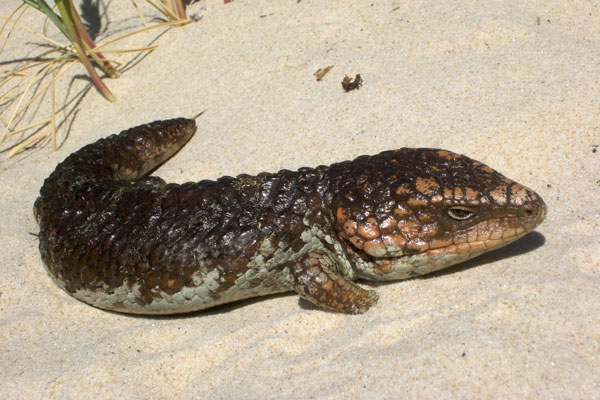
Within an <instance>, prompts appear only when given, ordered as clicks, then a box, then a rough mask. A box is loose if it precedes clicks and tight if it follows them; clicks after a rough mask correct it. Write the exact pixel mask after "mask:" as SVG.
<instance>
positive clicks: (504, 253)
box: [108, 231, 546, 320]
mask: <svg viewBox="0 0 600 400" xmlns="http://www.w3.org/2000/svg"><path fill="white" fill-rule="evenodd" d="M544 243H546V238H545V237H544V235H542V234H541V233H539V232H536V231H534V232H530V233H529V234H527V235H525V236H524V237H522V238H521V239H519V240H517V241H516V242H513V243H511V244H509V245H507V246H505V247H502V248H500V249H497V250H493V251H490V252H489V253H485V254H482V255H481V256H478V257H475V258H473V259H471V260H468V261H465V262H463V263H460V264H456V265H453V266H451V267H448V268H444V269H442V270H440V271H436V272H432V273H430V274H427V275H423V276H418V277H415V278H410V279H434V278H436V277H439V276H443V275H447V274H455V273H458V272H462V271H464V270H467V269H470V268H475V267H479V266H482V265H485V264H489V263H493V262H497V261H500V260H503V259H505V258H509V257H515V256H518V255H521V254H526V253H529V252H530V251H533V250H535V249H537V248H539V247H541V246H543V245H544ZM404 280H407V279H404ZM398 282H399V281H398V280H396V281H365V280H360V281H359V283H368V285H369V286H371V287H373V288H378V287H380V286H386V285H393V284H397V283H398ZM285 296H297V294H296V293H294V292H285V293H277V294H271V295H265V296H259V297H252V298H249V299H245V300H240V301H236V302H234V303H227V304H222V305H220V306H216V307H211V308H209V309H206V310H200V311H192V312H189V313H184V314H174V315H135V314H123V313H119V312H115V311H108V312H111V313H115V314H119V315H121V316H125V317H129V318H142V319H154V320H178V319H187V318H198V317H203V316H209V315H218V314H226V313H229V312H231V311H233V310H237V309H238V308H241V307H246V306H249V305H251V304H254V303H258V302H261V301H265V300H269V299H276V298H279V297H285ZM298 305H299V306H300V308H302V309H303V310H320V311H322V312H329V313H337V312H336V311H330V310H324V309H321V308H320V307H318V306H316V305H314V304H312V303H310V302H309V301H307V300H304V299H302V298H299V299H298Z"/></svg>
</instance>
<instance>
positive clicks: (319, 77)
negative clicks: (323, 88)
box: [313, 65, 333, 82]
mask: <svg viewBox="0 0 600 400" xmlns="http://www.w3.org/2000/svg"><path fill="white" fill-rule="evenodd" d="M332 68H333V65H330V66H328V67H325V68H319V69H318V70H317V72H315V73H314V74H313V75H314V76H316V77H317V81H319V82H320V81H321V80H322V79H323V77H324V76H325V75H327V73H328V72H329V71H331V69H332Z"/></svg>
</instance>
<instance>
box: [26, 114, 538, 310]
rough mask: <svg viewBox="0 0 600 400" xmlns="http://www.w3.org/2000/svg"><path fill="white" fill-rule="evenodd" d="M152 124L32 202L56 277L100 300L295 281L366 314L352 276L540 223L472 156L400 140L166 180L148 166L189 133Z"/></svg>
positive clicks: (183, 126)
mask: <svg viewBox="0 0 600 400" xmlns="http://www.w3.org/2000/svg"><path fill="white" fill-rule="evenodd" d="M195 129H196V127H195V123H194V121H193V120H188V119H183V118H180V119H174V120H169V121H157V122H153V123H151V124H148V125H143V126H139V127H136V128H132V129H129V130H127V131H124V132H122V133H121V134H119V135H113V136H110V137H108V138H106V139H101V140H99V141H97V142H96V143H93V144H91V145H88V146H85V147H83V148H82V149H81V150H79V151H77V152H75V153H73V154H71V155H70V156H69V157H68V158H67V159H66V160H65V161H64V162H62V163H61V164H59V165H58V166H57V168H56V170H55V171H54V172H53V173H52V174H51V175H50V177H49V178H48V179H46V181H45V183H44V185H43V187H42V189H41V192H40V197H39V198H38V199H37V201H36V202H35V205H34V213H35V215H36V218H37V220H38V223H39V225H40V234H39V239H40V252H41V255H42V259H43V261H44V263H45V265H46V267H47V269H48V272H49V274H50V276H51V277H52V278H53V279H54V281H55V282H56V283H57V284H58V285H59V286H60V287H61V288H63V289H64V290H66V291H67V292H68V293H69V294H71V295H73V296H74V297H75V298H77V299H79V300H82V301H84V302H86V303H89V304H91V305H93V306H96V307H100V308H104V309H108V310H115V311H120V312H128V313H139V314H175V313H183V312H190V311H195V310H202V309H206V308H209V307H213V306H216V305H219V304H223V303H229V302H233V301H236V300H240V299H245V298H249V297H254V296H260V295H266V294H270V293H279V292H285V291H295V292H297V293H298V294H299V295H300V296H302V297H303V298H305V299H307V300H309V301H311V302H313V303H314V304H316V305H318V306H320V307H323V308H326V309H331V310H338V311H341V312H345V313H362V312H364V311H366V310H367V309H369V308H370V307H371V306H372V305H373V304H375V303H376V302H377V294H376V293H375V291H372V290H365V289H363V288H361V287H360V286H358V285H356V284H355V283H353V281H354V280H355V279H358V278H363V279H368V280H392V279H404V278H410V277H414V276H419V275H422V274H425V273H429V272H432V271H436V270H439V269H441V268H445V267H448V266H450V265H453V264H456V263H459V262H462V261H464V260H467V259H469V258H472V257H475V256H477V255H479V254H481V253H484V252H486V251H489V250H492V249H496V248H498V247H501V246H504V245H506V244H508V243H510V242H512V241H514V240H516V239H518V238H519V237H521V236H523V235H525V234H526V233H527V232H529V231H531V230H532V229H534V228H535V227H536V226H537V225H538V224H539V223H540V222H541V221H542V220H543V219H544V217H545V215H546V206H545V204H544V202H543V200H542V199H541V198H540V197H539V196H538V195H537V194H536V193H534V192H533V191H531V190H529V189H527V188H526V187H524V186H522V185H520V184H518V183H516V182H513V181H512V180H510V179H508V178H506V177H504V176H502V175H501V174H499V173H498V172H496V171H494V170H493V169H491V168H489V167H487V166H486V165H484V164H482V163H480V162H478V161H474V160H472V159H470V158H468V157H465V156H462V155H458V154H454V153H451V152H449V151H444V150H437V149H407V148H405V149H399V150H394V151H386V152H383V153H380V154H378V155H375V156H361V157H358V158H357V159H355V160H353V161H346V162H342V163H336V164H333V165H330V166H319V167H316V168H301V169H299V170H298V171H287V170H282V171H279V172H278V173H274V174H270V173H261V174H259V175H258V176H249V175H239V176H238V177H235V178H232V177H222V178H220V179H218V180H217V181H200V182H197V183H184V184H181V185H179V184H167V183H165V182H164V181H163V180H162V179H160V178H157V177H147V176H146V175H147V174H148V172H149V171H150V170H152V169H153V168H155V167H156V166H158V165H160V164H161V163H163V162H164V161H165V160H166V159H168V158H169V157H170V156H172V155H173V154H174V153H175V152H176V151H177V150H178V149H179V148H181V147H182V146H183V145H184V144H185V142H187V140H189V138H190V137H191V136H192V135H193V133H194V131H195Z"/></svg>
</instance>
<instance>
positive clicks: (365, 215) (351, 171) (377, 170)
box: [332, 149, 545, 279]
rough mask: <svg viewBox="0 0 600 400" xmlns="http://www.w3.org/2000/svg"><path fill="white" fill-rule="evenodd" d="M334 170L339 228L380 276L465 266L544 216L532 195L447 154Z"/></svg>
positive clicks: (403, 152)
mask: <svg viewBox="0 0 600 400" xmlns="http://www.w3.org/2000/svg"><path fill="white" fill-rule="evenodd" d="M338 166H339V167H340V171H336V167H338ZM332 170H333V174H334V179H333V180H332V184H333V185H334V187H335V185H336V184H339V186H338V187H337V190H338V192H337V195H336V196H335V197H334V199H333V201H334V204H337V206H338V208H337V210H338V211H337V215H336V217H337V218H336V219H335V222H336V224H335V225H336V229H338V230H339V231H341V232H342V235H341V236H342V237H345V238H347V239H348V240H349V242H350V243H351V244H352V246H354V249H355V250H356V251H357V252H358V253H357V254H360V253H361V252H362V253H363V254H364V256H361V257H362V259H364V260H371V261H365V262H364V263H363V265H362V266H363V267H364V268H370V267H368V265H371V267H372V268H374V270H375V269H376V270H377V273H376V274H375V275H377V276H378V278H377V279H383V278H382V274H383V275H385V276H391V277H392V279H393V277H394V276H399V275H398V274H396V273H395V272H394V270H395V268H394V266H399V265H402V268H404V269H405V270H406V269H407V268H409V267H410V265H411V264H414V265H421V264H423V265H427V264H428V263H429V264H431V265H434V266H435V268H436V269H439V268H443V267H445V266H448V265H451V264H453V263H455V262H460V261H463V260H464V259H467V258H469V257H471V256H475V255H478V254H480V253H481V252H485V251H488V250H490V249H493V248H497V247H500V246H501V245H504V244H507V243H509V242H510V241H513V240H516V239H517V238H518V237H520V236H522V235H524V234H525V233H526V232H528V231H530V230H532V229H533V228H534V227H535V226H536V225H537V224H539V223H540V222H541V221H542V220H543V218H544V217H545V204H544V203H543V200H542V199H541V198H540V197H539V196H538V195H537V194H536V193H535V192H533V191H531V190H530V189H527V188H526V187H524V186H522V185H520V184H518V183H516V182H514V181H512V180H510V179H508V178H506V177H504V176H503V175H501V174H500V173H498V172H496V171H495V170H493V169H492V168H490V167H488V166H486V165H484V164H482V163H480V162H478V161H475V160H472V159H470V158H468V157H465V156H462V155H459V154H455V153H452V152H449V151H445V150H436V149H400V150H396V151H390V152H384V153H381V154H379V155H376V156H372V157H360V158H359V159H357V160H355V161H354V162H351V163H342V164H339V165H334V166H332ZM336 173H339V174H340V175H336ZM367 183H368V184H367ZM340 207H341V208H342V209H343V212H340V211H339V209H340ZM365 257H367V258H365ZM368 257H371V258H370V259H369V258H368ZM428 260H429V261H428ZM386 271H388V272H386ZM366 275H368V273H363V276H366Z"/></svg>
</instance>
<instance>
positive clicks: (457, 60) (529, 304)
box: [0, 0, 600, 399]
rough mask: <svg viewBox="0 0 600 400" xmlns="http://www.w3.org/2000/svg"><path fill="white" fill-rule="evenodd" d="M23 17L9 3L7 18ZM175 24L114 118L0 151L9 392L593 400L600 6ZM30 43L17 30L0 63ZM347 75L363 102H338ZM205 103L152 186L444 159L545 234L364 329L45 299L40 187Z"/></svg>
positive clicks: (315, 12)
mask: <svg viewBox="0 0 600 400" xmlns="http://www.w3.org/2000/svg"><path fill="white" fill-rule="evenodd" d="M19 3H20V2H19V1H17V0H8V1H7V0H4V1H2V2H1V3H0V13H1V14H3V15H6V14H8V12H10V11H11V10H12V9H14V7H16V5H18V4H19ZM188 11H189V13H192V14H198V15H201V16H202V19H201V20H200V21H199V22H198V23H195V24H191V25H188V26H186V27H184V28H181V29H176V30H171V31H169V32H168V33H166V34H165V35H164V36H162V37H161V38H160V39H159V40H158V41H157V43H158V44H159V46H160V47H159V48H158V50H156V51H155V52H154V53H152V54H150V55H149V56H148V57H146V58H145V59H143V60H142V61H141V62H140V63H138V64H137V65H136V66H135V67H134V68H132V69H130V70H129V71H127V72H126V73H125V74H124V76H123V77H122V78H121V79H119V80H115V81H112V80H111V81H107V84H108V85H109V87H110V88H111V89H112V90H113V92H114V93H115V94H116V95H117V96H118V99H119V100H118V103H116V104H109V103H108V102H106V101H104V100H103V99H102V98H101V97H100V96H99V95H97V93H96V92H95V91H93V90H92V91H90V92H89V93H88V95H87V96H86V97H85V98H84V99H83V101H82V102H81V104H80V105H79V112H78V114H77V116H76V118H75V120H74V122H73V124H72V126H71V130H70V134H69V138H68V139H67V140H66V142H64V144H63V146H62V147H61V149H60V150H59V151H58V152H56V153H52V152H51V151H50V149H49V148H48V147H46V148H45V149H42V150H35V151H33V152H29V153H26V154H25V155H22V156H20V157H17V158H15V159H12V160H10V161H7V160H6V158H5V156H4V155H5V154H3V155H2V157H1V158H0V184H1V187H2V196H1V199H0V213H1V214H0V215H1V216H2V222H3V224H2V241H1V243H0V245H1V246H2V248H1V251H0V254H1V255H0V366H1V368H0V394H1V397H2V398H26V399H33V398H92V399H104V398H127V399H136V398H181V399H198V398H281V397H284V398H367V397H368V398H439V397H446V398H448V397H461V398H493V397H496V398H510V397H521V398H522V397H529V398H597V397H598V396H599V393H600V378H599V376H600V355H599V354H600V240H599V239H598V236H599V235H600V229H599V225H600V201H599V200H598V198H599V195H600V181H599V180H600V149H599V150H598V151H597V152H595V153H594V152H593V151H592V150H593V146H594V145H598V144H600V101H599V99H600V81H599V77H600V63H599V62H598V60H599V59H600V6H599V5H598V3H597V2H590V1H584V0H575V1H571V2H566V1H550V2H547V1H532V2H526V3H524V2H517V1H509V2H467V3H464V2H462V3H461V2H455V1H437V2H423V1H402V2H374V1H372V0H369V1H362V0H356V1H352V2H348V1H329V2H325V1H321V2H318V1H308V0H302V2H301V3H300V4H297V3H296V1H292V0H289V1H268V0H252V1H250V0H246V1H243V0H236V1H234V2H233V3H230V4H227V5H224V4H223V2H222V1H216V0H214V1H213V0H211V1H200V2H199V3H197V4H194V5H192V6H191V7H189V10H188ZM30 15H33V14H30ZM108 15H109V19H110V21H111V24H110V25H109V26H108V29H109V31H111V30H112V31H114V30H116V29H118V28H121V27H125V26H131V25H132V24H135V23H137V22H138V21H136V20H135V18H134V17H135V14H134V12H133V10H132V9H131V7H130V5H129V2H125V1H123V2H116V1H113V2H110V4H109V7H108ZM263 15H265V17H261V16H263ZM128 17H132V18H133V19H130V20H127V21H125V18H128ZM538 17H539V24H538ZM31 21H33V22H31V23H32V24H33V23H34V22H35V18H34V17H32V19H31ZM156 33H157V32H154V33H152V34H149V35H148V36H147V39H144V40H143V41H138V42H135V43H137V44H143V43H146V42H147V41H149V40H150V38H152V37H153V36H154V35H155V34H156ZM27 38H29V39H27ZM26 40H31V37H29V36H28V35H26V34H23V33H15V36H14V37H13V38H11V40H10V42H9V46H8V47H7V48H6V49H5V51H4V53H3V54H2V55H1V56H0V61H3V62H4V61H8V60H11V59H13V58H15V57H17V56H20V55H21V53H22V50H21V49H20V48H19V47H20V46H22V45H23V43H25V41H26ZM132 43H134V42H132ZM122 59H123V60H126V58H122ZM327 65H334V66H335V67H334V68H333V70H332V71H331V72H330V73H329V75H327V76H326V78H325V79H324V80H323V81H322V82H316V81H315V79H314V77H313V76H312V74H313V73H314V72H315V71H316V70H317V69H318V68H321V67H325V66H327ZM2 68H7V67H6V66H2ZM82 72H83V70H82V69H81V68H79V67H77V73H82ZM356 73H361V75H362V77H363V79H364V86H363V87H362V88H361V89H360V90H359V91H354V92H350V93H344V92H343V91H342V89H341V85H340V81H341V80H342V78H343V76H344V75H345V74H348V75H354V74H356ZM81 87H83V86H82V82H81V81H80V80H77V81H75V83H74V88H81ZM63 89H64V88H63ZM61 93H63V92H61ZM1 94H3V93H0V95H1ZM204 109H206V110H207V112H206V113H205V114H204V115H203V116H202V117H201V118H200V119H199V126H200V128H199V130H198V132H197V134H196V136H195V137H194V138H193V139H192V140H191V142H190V143H189V144H188V145H187V146H186V147H185V148H184V149H183V150H182V151H181V152H180V153H179V154H178V155H177V157H176V158H174V159H173V160H171V162H169V163H168V164H166V165H165V166H164V167H163V168H161V169H160V170H159V172H158V174H159V175H160V176H162V177H163V178H165V179H167V180H169V181H175V182H184V181H188V180H200V179H204V178H216V177H218V176H221V175H224V174H228V175H234V174H238V173H242V172H246V173H257V172H260V171H263V170H266V171H276V170H278V169H279V168H289V169H292V168H297V167H301V166H304V165H308V166H315V165H317V164H322V163H325V164H328V163H331V162H334V161H340V160H344V159H349V158H353V157H355V156H357V155H359V154H365V153H376V152H379V151H382V150H385V149H391V148H398V147H403V146H427V147H441V148H447V149H449V150H453V151H456V152H460V153H464V154H466V155H468V156H471V157H473V158H476V159H479V160H481V161H483V162H485V163H487V164H489V165H490V166H492V167H494V168H496V169H498V170H500V171H502V172H503V173H504V174H506V175H507V176H509V177H511V178H513V179H515V180H517V181H519V182H521V183H523V184H525V185H527V186H530V187H531V188H533V189H534V190H536V191H537V192H538V193H540V194H541V195H542V196H543V198H544V199H545V201H546V203H547V205H548V218H547V220H546V221H545V222H544V224H543V225H542V226H541V227H539V228H538V229H537V232H536V233H534V234H531V235H530V236H528V237H526V238H524V239H523V240H521V241H519V242H517V243H515V244H513V245H511V246H509V247H508V248H505V249H502V250H499V251H496V252H494V253H492V254H489V255H486V256H483V257H481V258H479V259H477V260H474V261H472V262H469V263H467V264H466V265H462V266H459V267H456V268H453V269H451V270H449V271H448V272H447V273H444V274H437V275H435V276H433V277H431V278H426V279H415V280H411V281H404V282H394V283H389V284H383V285H379V286H378V287H377V289H378V291H379V293H380V296H381V297H380V300H379V303H378V304H377V306H376V307H375V308H373V309H372V310H371V311H369V312H368V313H366V314H364V315H359V316H347V315H341V314H335V313H330V312H324V311H321V310H317V309H314V308H311V307H307V306H306V303H303V302H299V299H298V296H295V295H287V296H285V295H284V296H275V297H269V298H265V299H256V300H253V301H246V302H242V303H238V304H234V305H231V306H225V307H220V308H217V309H214V310H210V311H208V312H204V313H198V314H194V315H190V316H186V317H173V318H142V317H132V316H127V315H119V314H115V313H109V312H105V311H101V310H98V309H95V308H92V307H90V306H87V305H85V304H83V303H80V302H78V301H76V300H74V299H72V298H70V297H69V296H68V295H67V294H66V293H64V292H62V291H61V290H59V289H58V288H57V287H56V286H55V285H54V284H53V283H52V281H51V280H50V278H49V277H48V276H47V274H46V272H45V270H44V267H43V265H42V262H41V260H40V256H39V252H38V249H37V246H38V241H37V239H36V238H35V237H34V236H32V235H30V232H37V231H38V227H37V225H36V222H35V220H34V218H33V215H32V212H31V210H32V205H33V202H34V200H35V198H36V196H37V194H38V191H39V189H40V187H41V185H42V182H43V180H44V179H45V178H46V177H47V176H48V175H49V174H50V173H51V172H52V170H53V169H54V168H55V167H56V164H57V163H58V162H60V161H61V160H62V159H63V158H65V157H66V156H67V155H68V154H69V153H70V152H72V151H74V150H76V149H78V148H79V147H81V146H83V145H85V144H87V143H90V142H92V141H95V140H96V139H98V138H100V137H104V136H106V135H108V134H110V133H114V132H118V131H120V130H122V129H125V128H128V127H131V126H134V125H137V124H140V123H144V122H149V121H151V120H155V119H161V118H170V117H176V116H192V115H194V114H196V113H197V112H199V111H202V110H204ZM3 118H4V117H3ZM365 285H366V286H368V284H365Z"/></svg>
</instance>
